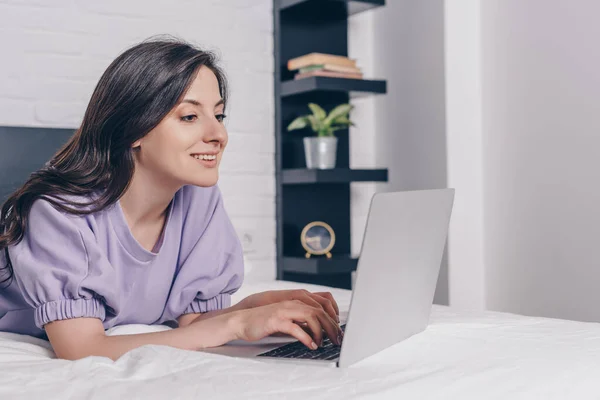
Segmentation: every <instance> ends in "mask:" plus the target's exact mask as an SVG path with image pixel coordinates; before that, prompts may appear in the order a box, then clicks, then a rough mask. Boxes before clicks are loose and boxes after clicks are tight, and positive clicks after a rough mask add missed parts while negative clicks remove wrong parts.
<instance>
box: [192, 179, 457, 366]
mask: <svg viewBox="0 0 600 400" xmlns="http://www.w3.org/2000/svg"><path fill="white" fill-rule="evenodd" d="M453 203H454V189H434V190H418V191H405V192H390V193H376V194H375V195H374V196H373V198H372V200H371V205H370V208H369V215H368V218H367V224H366V228H365V234H364V237H363V243H362V249H361V253H360V257H359V260H358V264H357V270H356V277H355V285H354V288H353V291H352V298H351V302H350V308H349V312H348V313H347V314H346V315H344V314H343V313H341V315H340V320H341V322H340V325H341V327H342V329H343V330H344V339H343V341H342V345H341V346H337V345H335V344H333V343H332V342H331V341H330V340H329V339H328V338H327V339H325V338H326V336H325V335H324V340H323V345H322V346H321V347H320V348H319V349H317V350H311V349H309V348H307V347H306V346H305V345H304V344H302V343H301V342H299V341H297V340H296V339H294V338H293V337H284V338H282V337H273V336H271V337H268V338H264V339H262V340H260V341H258V342H246V341H240V340H236V341H232V342H229V343H227V344H226V345H224V346H220V347H215V348H211V349H206V350H204V351H207V352H210V353H216V354H223V355H228V356H233V357H254V358H256V359H260V360H264V361H275V362H294V363H313V364H319V365H323V366H332V367H341V368H344V367H348V366H350V365H352V364H354V363H356V362H358V361H361V360H363V359H365V358H367V357H369V356H371V355H373V354H376V353H378V352H380V351H382V350H384V349H386V348H388V347H390V346H392V345H394V344H396V343H398V342H401V341H403V340H405V339H407V338H409V337H411V336H413V335H415V334H417V333H419V332H422V331H423V330H425V328H426V327H427V324H428V323H429V316H430V313H431V306H432V303H433V296H434V292H435V287H436V284H437V280H438V275H439V271H440V264H441V260H442V255H443V252H444V247H445V243H446V238H447V234H448V225H449V222H450V215H451V212H452V206H453Z"/></svg>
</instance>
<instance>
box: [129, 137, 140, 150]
mask: <svg viewBox="0 0 600 400" xmlns="http://www.w3.org/2000/svg"><path fill="white" fill-rule="evenodd" d="M141 145H142V139H138V140H136V141H135V142H133V144H132V145H131V148H132V149H137V148H139V147H140V146H141Z"/></svg>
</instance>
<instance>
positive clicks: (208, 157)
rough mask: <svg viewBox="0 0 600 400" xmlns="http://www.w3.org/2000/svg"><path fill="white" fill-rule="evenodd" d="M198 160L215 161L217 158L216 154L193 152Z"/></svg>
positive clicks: (193, 155)
mask: <svg viewBox="0 0 600 400" xmlns="http://www.w3.org/2000/svg"><path fill="white" fill-rule="evenodd" d="M191 156H192V157H194V158H195V159H196V160H206V161H213V160H216V159H217V155H216V154H191Z"/></svg>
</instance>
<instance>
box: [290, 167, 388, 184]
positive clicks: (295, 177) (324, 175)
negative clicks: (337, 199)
mask: <svg viewBox="0 0 600 400" xmlns="http://www.w3.org/2000/svg"><path fill="white" fill-rule="evenodd" d="M282 174H283V176H282V183H283V184H284V185H291V184H303V183H347V182H386V181H387V179H388V170H387V169H349V168H334V169H305V168H298V169H284V170H283V171H282Z"/></svg>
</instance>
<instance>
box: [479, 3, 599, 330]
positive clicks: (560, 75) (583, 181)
mask: <svg viewBox="0 0 600 400" xmlns="http://www.w3.org/2000/svg"><path fill="white" fill-rule="evenodd" d="M598 15H600V3H599V2H598V1H595V0H579V1H577V2H576V4H572V3H571V2H567V1H559V0H550V1H549V0H528V1H522V0H486V1H484V2H482V8H481V16H482V49H483V52H482V60H483V74H482V79H483V82H484V86H483V89H484V90H483V93H484V96H483V98H484V102H483V105H484V106H483V116H484V124H483V126H484V129H483V131H484V136H483V143H482V146H483V157H482V160H483V182H484V185H483V187H484V196H483V197H484V220H485V265H486V271H485V275H486V277H485V282H486V301H487V307H488V308H490V309H493V310H504V311H511V312H518V313H522V314H529V315H543V316H550V317H559V318H569V319H577V320H589V321H600V307H599V305H600V291H599V290H598V284H599V283H600V259H599V257H598V247H599V246H598V243H599V241H600V210H599V208H598V205H599V204H600V188H599V187H598V185H597V182H598V181H599V180H600V151H599V149H600V72H599V71H600V50H599V47H598V43H597V42H598V37H600V24H598V18H597V16H598Z"/></svg>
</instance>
